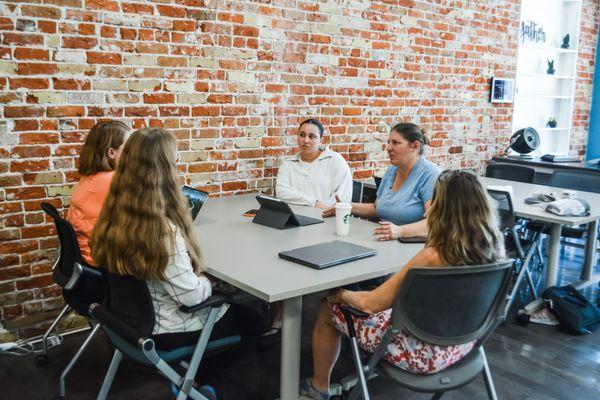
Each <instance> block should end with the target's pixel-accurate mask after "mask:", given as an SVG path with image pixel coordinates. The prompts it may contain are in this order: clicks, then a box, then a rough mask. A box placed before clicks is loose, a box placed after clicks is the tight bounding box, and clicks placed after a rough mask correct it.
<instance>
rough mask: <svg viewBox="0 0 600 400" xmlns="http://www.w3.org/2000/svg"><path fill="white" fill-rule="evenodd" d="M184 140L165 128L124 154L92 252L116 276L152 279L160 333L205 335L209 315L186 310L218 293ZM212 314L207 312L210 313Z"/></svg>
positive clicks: (143, 133)
mask: <svg viewBox="0 0 600 400" xmlns="http://www.w3.org/2000/svg"><path fill="white" fill-rule="evenodd" d="M176 159H177V143H176V140H175V137H174V136H173V135H172V134H170V133H169V132H168V131H166V130H164V129H159V128H148V129H140V130H138V131H136V132H134V133H133V134H132V135H131V137H130V138H129V140H128V141H127V144H126V146H125V148H124V149H123V153H122V155H121V160H120V162H119V164H118V166H117V171H116V174H115V177H114V179H113V182H112V184H111V187H110V193H109V195H108V197H107V199H106V202H105V203H104V208H103V209H102V212H101V213H100V217H99V218H98V222H97V223H96V227H95V229H94V233H93V236H92V254H93V256H94V259H95V260H96V261H97V262H98V263H99V265H102V266H104V267H105V268H106V269H107V270H108V271H109V272H111V273H116V274H121V275H130V276H135V277H136V278H139V279H144V280H146V282H147V284H148V289H149V290H150V295H151V297H152V300H153V303H154V310H155V316H156V323H155V327H154V332H153V333H154V334H160V333H169V332H188V331H199V330H200V329H202V327H203V320H204V318H198V315H194V314H185V313H182V312H180V311H179V307H180V306H181V305H188V306H191V305H195V304H199V303H201V302H202V301H204V300H205V299H206V298H208V297H209V296H210V295H211V293H212V288H211V282H210V281H209V279H208V278H207V277H206V276H204V275H203V274H202V271H201V267H202V254H201V252H200V248H199V246H198V244H197V241H196V240H195V238H194V232H193V230H192V219H191V216H190V213H189V210H188V207H187V205H186V200H185V197H184V196H183V194H182V191H181V184H180V180H179V171H178V169H177V165H176ZM205 312H207V311H205Z"/></svg>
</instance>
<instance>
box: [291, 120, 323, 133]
mask: <svg viewBox="0 0 600 400" xmlns="http://www.w3.org/2000/svg"><path fill="white" fill-rule="evenodd" d="M304 124H311V125H314V126H316V127H317V128H319V136H321V137H323V132H324V131H325V128H323V124H322V123H321V121H319V120H318V119H314V118H309V119H305V120H304V121H302V122H301V123H300V126H299V127H298V130H300V128H302V125H304Z"/></svg>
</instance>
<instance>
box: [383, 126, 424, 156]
mask: <svg viewBox="0 0 600 400" xmlns="http://www.w3.org/2000/svg"><path fill="white" fill-rule="evenodd" d="M390 132H396V133H399V134H400V135H401V136H402V137H403V138H404V140H406V141H407V142H408V143H411V144H412V143H414V142H419V143H421V148H420V149H419V154H423V151H424V150H425V145H428V144H429V139H428V138H427V136H425V131H424V130H423V129H422V128H420V127H419V126H418V125H415V124H411V123H410V122H400V123H399V124H396V125H394V126H393V127H392V130H391V131H390Z"/></svg>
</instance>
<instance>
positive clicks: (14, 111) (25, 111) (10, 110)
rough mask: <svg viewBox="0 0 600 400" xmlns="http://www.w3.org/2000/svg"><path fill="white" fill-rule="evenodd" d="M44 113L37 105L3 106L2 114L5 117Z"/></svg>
mask: <svg viewBox="0 0 600 400" xmlns="http://www.w3.org/2000/svg"><path fill="white" fill-rule="evenodd" d="M43 114H44V108H43V107H38V106H5V107H4V116H5V117H6V118H27V117H40V116H42V115H43Z"/></svg>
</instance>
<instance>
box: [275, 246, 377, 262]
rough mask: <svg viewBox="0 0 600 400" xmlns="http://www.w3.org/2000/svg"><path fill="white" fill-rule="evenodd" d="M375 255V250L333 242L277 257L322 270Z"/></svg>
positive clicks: (284, 253) (283, 253)
mask: <svg viewBox="0 0 600 400" xmlns="http://www.w3.org/2000/svg"><path fill="white" fill-rule="evenodd" d="M376 253H377V251H376V250H374V249H371V248H368V247H364V246H359V245H357V244H353V243H348V242H342V241H341V240H334V241H332V242H326V243H319V244H313V245H311V246H306V247H300V248H297V249H294V250H289V251H281V252H279V257H280V258H283V259H284V260H289V261H293V262H295V263H298V264H302V265H306V266H308V267H311V268H315V269H323V268H327V267H332V266H334V265H339V264H344V263H347V262H350V261H354V260H360V259H361V258H365V257H370V256H374V255H375V254H376Z"/></svg>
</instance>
